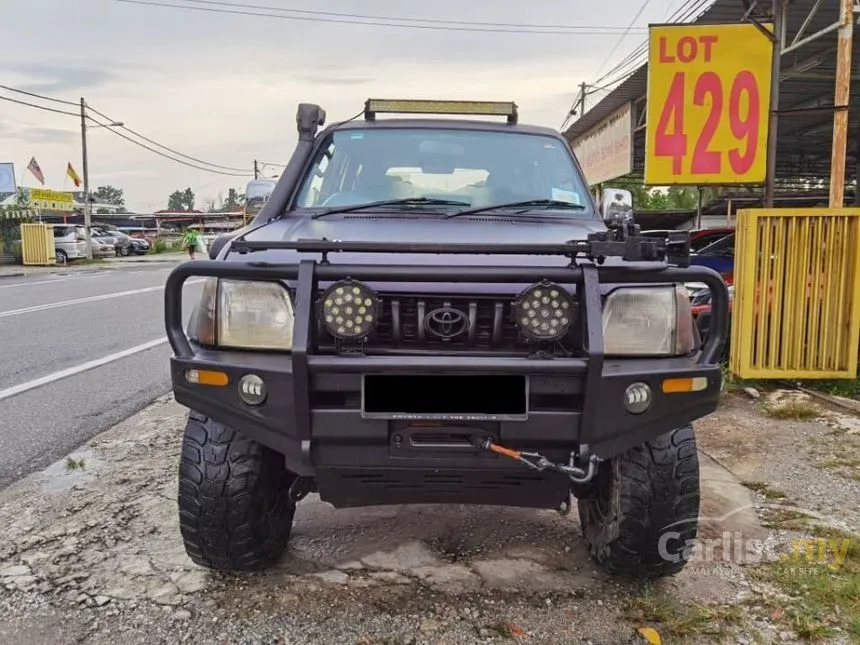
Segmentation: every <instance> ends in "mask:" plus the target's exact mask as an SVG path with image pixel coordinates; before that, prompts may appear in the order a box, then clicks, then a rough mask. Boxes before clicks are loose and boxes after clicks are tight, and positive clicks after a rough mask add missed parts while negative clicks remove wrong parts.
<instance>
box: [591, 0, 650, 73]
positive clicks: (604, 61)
mask: <svg viewBox="0 0 860 645" xmlns="http://www.w3.org/2000/svg"><path fill="white" fill-rule="evenodd" d="M649 4H651V0H645V1H644V2H643V3H642V4H641V5H640V6H639V11H637V12H636V15H635V16H633V19H632V20H631V21H630V24H628V25H627V29H625V30H624V33H623V34H621V36H620V37H619V38H618V40H616V41H615V45H614V46H613V47H612V49H611V50H609V53H608V54H607V55H606V58H604V59H603V62H602V63H600V67H598V68H597V71H596V72H595V74H600V72H602V71H603V67H604V66H605V65H606V63H608V62H609V59H610V58H612V55H613V54H614V53H615V51H616V50H617V49H618V47H619V45H621V43H622V42H623V41H624V39H625V38H626V37H627V35H628V34H629V33H630V30H631V29H632V28H633V23H635V22H636V21H637V20H639V16H641V15H642V13H643V12H644V11H645V9H647V8H648V5H649Z"/></svg>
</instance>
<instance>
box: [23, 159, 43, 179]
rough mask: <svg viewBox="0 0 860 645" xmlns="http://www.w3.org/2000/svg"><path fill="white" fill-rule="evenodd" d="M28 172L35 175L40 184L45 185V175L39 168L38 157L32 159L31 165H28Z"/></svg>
mask: <svg viewBox="0 0 860 645" xmlns="http://www.w3.org/2000/svg"><path fill="white" fill-rule="evenodd" d="M27 170H29V171H30V172H31V173H33V176H34V177H35V178H36V179H38V180H39V183H40V184H42V185H43V186H44V185H45V175H44V174H42V169H41V168H39V162H38V161H36V157H30V163H28V164H27Z"/></svg>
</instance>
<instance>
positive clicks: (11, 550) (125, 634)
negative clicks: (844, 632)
mask: <svg viewBox="0 0 860 645" xmlns="http://www.w3.org/2000/svg"><path fill="white" fill-rule="evenodd" d="M758 408H759V403H758V402H753V401H749V400H744V399H741V398H734V397H733V398H730V399H728V400H727V402H726V405H725V406H724V408H723V409H721V410H720V411H718V412H717V413H716V414H714V415H712V416H711V417H710V418H708V419H704V420H702V421H701V422H700V423H699V424H698V437H699V441H700V444H701V448H702V452H701V453H700V459H701V468H702V486H703V504H702V516H703V521H702V528H701V536H700V537H701V538H702V539H703V540H708V539H712V540H715V541H717V542H720V543H721V545H722V546H719V545H718V547H717V549H716V550H715V551H714V553H713V558H715V560H714V559H710V558H706V557H704V556H702V558H701V559H698V560H697V561H696V562H693V563H691V564H690V565H689V566H688V567H687V568H686V569H685V570H684V571H683V572H682V573H681V574H679V575H677V576H675V577H674V578H672V579H669V580H663V581H661V582H659V583H658V584H657V585H656V586H655V587H653V588H650V589H644V588H642V587H639V586H635V585H632V584H628V583H623V582H620V581H617V580H613V579H610V578H607V577H606V576H604V575H603V574H602V573H600V572H598V571H597V570H596V569H595V567H594V565H593V563H592V562H591V560H590V559H589V558H588V555H587V553H586V551H585V549H584V547H583V544H582V541H581V538H580V533H579V525H578V520H577V518H576V513H575V512H574V513H571V514H570V515H569V516H566V517H563V516H561V515H559V514H557V513H555V512H542V511H531V510H528V509H507V508H487V507H459V506H439V507H421V506H398V507H383V508H371V509H344V510H337V511H336V510H334V509H332V508H331V507H330V506H329V505H328V504H324V503H322V502H320V501H319V499H318V498H316V496H308V497H307V498H306V499H305V500H303V501H302V502H301V503H300V505H299V509H298V511H297V514H296V526H295V529H294V532H293V539H292V541H291V544H290V548H289V550H288V552H287V553H286V554H285V555H284V558H283V559H282V561H281V562H280V563H279V564H278V565H277V566H276V567H274V568H273V569H271V570H269V571H267V572H265V573H260V574H254V575H220V574H212V573H210V572H207V571H205V570H203V569H200V568H198V567H196V566H194V565H193V564H192V563H191V562H190V560H189V559H188V558H187V556H186V555H185V553H184V550H183V548H182V543H181V540H180V537H179V531H178V525H177V520H176V507H175V494H176V485H175V469H176V464H177V457H178V454H179V442H180V434H181V428H182V425H183V423H184V413H185V411H184V409H183V408H182V407H181V406H179V405H177V404H176V403H174V402H173V401H172V400H171V399H170V398H169V397H168V398H164V399H161V400H159V401H158V402H156V403H155V404H154V405H152V406H150V407H149V408H147V409H146V410H144V411H143V412H141V413H140V414H138V415H135V416H134V417H132V418H130V419H128V420H127V421H125V422H123V423H122V424H120V425H118V426H116V427H115V428H113V429H111V430H110V431H108V432H106V433H104V434H102V435H100V436H98V437H96V438H95V439H93V440H92V441H91V442H89V443H88V444H87V445H85V446H83V447H82V448H81V449H80V450H79V451H77V452H75V453H74V454H73V455H71V456H70V459H71V460H72V461H69V462H67V460H62V461H60V462H58V463H56V464H54V465H53V466H51V467H50V468H48V469H47V470H45V471H43V472H40V473H35V474H33V475H31V476H29V477H27V478H26V479H24V480H21V481H20V482H18V483H16V484H14V485H12V486H10V487H9V488H7V489H6V490H4V491H2V492H0V526H3V538H4V539H3V541H2V542H0V642H2V643H4V645H18V644H22V645H24V644H26V645H43V644H45V645H47V644H50V645H65V644H66V643H69V644H70V643H81V642H86V643H93V644H95V645H101V644H102V643H104V644H105V645H107V644H108V643H110V644H111V645H114V644H115V643H118V642H122V643H123V645H132V644H136V643H147V644H148V645H149V644H154V643H177V642H195V643H239V644H245V643H247V644H258V643H259V644H264V643H265V644H283V645H286V644H287V643H308V644H316V643H319V644H326V645H328V644H341V643H343V644H344V645H382V644H386V645H407V644H412V645H421V644H424V643H427V644H431V643H432V644H434V645H435V644H451V645H453V644H455V643H464V644H465V643H469V644H472V643H503V642H513V641H516V640H520V641H524V642H525V641H527V642H529V643H546V644H548V645H549V644H552V645H561V644H566V643H578V644H587V643H592V644H593V645H598V644H606V645H625V644H628V643H629V644H632V643H644V642H645V640H644V639H643V638H642V637H641V636H639V635H638V634H637V629H638V628H640V627H644V626H651V627H654V628H656V629H657V630H658V631H660V633H661V634H663V636H664V641H663V642H665V643H676V642H677V643H690V644H693V645H696V644H699V643H702V644H704V643H739V644H742V645H752V644H753V643H756V644H758V643H762V644H770V643H793V642H796V638H795V634H794V633H793V632H792V631H791V629H790V626H789V625H787V624H786V623H785V622H781V621H779V620H778V619H775V618H773V617H771V616H770V615H769V613H768V612H767V611H765V610H764V607H765V606H766V605H765V601H766V600H768V599H769V598H773V597H774V596H777V597H778V596H779V594H780V592H779V590H774V589H771V588H769V587H766V586H762V585H760V584H759V583H755V582H751V581H750V579H749V576H748V575H747V572H748V571H749V566H751V565H749V564H748V563H743V562H739V561H736V559H734V558H732V557H731V554H730V553H729V551H730V549H729V550H725V548H724V547H725V546H726V545H725V543H723V542H722V540H721V536H723V535H725V534H726V532H730V533H731V534H732V535H742V536H743V537H744V538H745V539H753V538H759V539H763V540H769V541H770V542H774V540H776V541H777V542H778V541H779V539H781V537H784V536H782V534H781V533H780V532H778V531H774V530H769V529H766V528H764V527H763V526H762V524H761V523H760V521H759V518H758V516H757V514H756V512H755V511H756V510H759V511H761V510H762V509H764V507H765V502H766V500H765V499H764V497H763V496H762V495H761V494H757V495H756V496H753V495H752V494H751V493H750V492H749V491H748V490H747V489H746V488H745V487H744V486H742V485H740V483H739V480H738V477H736V476H735V475H734V474H733V473H737V475H738V476H739V477H740V478H741V479H745V480H746V479H764V478H770V477H772V478H773V480H772V481H773V483H772V485H773V486H774V487H775V488H776V487H781V488H782V489H783V490H784V492H785V494H786V495H791V496H792V497H791V499H792V500H793V501H795V502H796V503H797V504H798V505H801V506H804V507H808V508H817V509H819V510H822V511H824V509H827V510H826V511H824V512H826V513H827V514H830V515H833V517H834V518H835V521H836V522H837V523H841V524H842V525H844V526H852V525H853V526H855V527H856V512H857V508H856V500H857V499H858V497H857V488H856V486H855V484H856V482H854V481H853V480H852V479H851V478H850V477H847V476H846V475H845V474H840V473H839V472H837V471H836V470H834V469H830V468H820V467H815V466H814V465H812V464H811V463H809V464H807V463H806V461H802V460H804V459H808V454H807V452H806V451H805V449H804V446H805V445H806V444H804V443H803V442H807V443H810V444H811V445H818V444H822V443H825V442H822V441H821V439H822V437H830V436H831V435H828V433H832V432H837V433H839V434H836V435H833V436H832V437H831V438H834V439H835V438H839V439H840V440H844V439H845V438H846V437H848V438H853V435H851V434H849V433H848V430H845V429H843V430H839V429H834V428H833V427H831V426H828V425H824V424H822V423H819V422H784V421H779V422H777V421H773V420H771V419H768V418H766V417H765V416H763V415H762V414H761V413H760V411H759V409H758ZM708 455H713V456H714V457H715V458H716V460H714V459H711V458H710V457H709V456H708ZM72 462H73V463H72ZM81 462H83V463H81ZM753 475H755V477H753ZM800 477H811V478H812V481H806V483H803V482H797V481H795V480H797V479H799V478H800ZM820 477H826V478H832V481H831V479H826V480H824V479H818V478H820ZM767 481H768V482H769V483H770V482H771V479H767ZM804 495H806V497H804ZM852 496H853V506H851V508H847V506H846V504H848V506H850V504H849V503H848V502H849V500H851V499H852ZM843 501H844V502H845V503H843ZM727 554H728V555H727ZM655 598H656V599H659V600H658V601H655V600H654V599H655ZM655 602H657V604H656V605H655V604H654V603H655ZM667 603H678V604H679V605H683V608H684V611H686V610H687V608H689V607H692V606H694V605H698V606H701V609H697V611H699V614H697V616H698V617H699V620H698V622H696V623H695V625H694V626H693V627H694V628H693V627H690V624H691V623H690V622H689V621H687V622H686V623H685V622H683V621H679V620H678V615H677V614H676V613H673V612H677V611H679V610H678V609H677V608H673V609H669V605H667ZM672 606H673V607H674V604H673V605H672ZM703 611H704V612H706V614H707V616H708V618H707V619H705V620H703V619H701V616H702V615H703V614H702V612H703ZM730 611H732V612H734V615H733V618H732V619H731V620H729V619H725V620H723V619H722V618H720V617H721V616H723V615H724V614H727V613H728V612H730ZM684 625H686V626H687V627H684ZM682 627H684V628H683V629H682ZM824 642H830V643H834V644H836V643H839V644H840V645H841V644H842V643H848V642H849V641H847V640H844V639H842V640H840V639H838V638H834V639H831V640H829V641H824Z"/></svg>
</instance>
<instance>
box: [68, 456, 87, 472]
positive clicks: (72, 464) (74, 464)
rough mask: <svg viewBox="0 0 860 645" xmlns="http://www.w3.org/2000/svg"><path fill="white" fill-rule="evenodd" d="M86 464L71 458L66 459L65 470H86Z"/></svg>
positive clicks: (81, 460)
mask: <svg viewBox="0 0 860 645" xmlns="http://www.w3.org/2000/svg"><path fill="white" fill-rule="evenodd" d="M86 465H87V464H86V462H85V461H84V460H83V459H79V460H77V461H76V460H75V459H74V458H73V457H66V470H68V471H72V470H78V469H79V468H80V469H84V468H86Z"/></svg>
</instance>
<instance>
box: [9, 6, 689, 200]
mask: <svg viewBox="0 0 860 645" xmlns="http://www.w3.org/2000/svg"><path fill="white" fill-rule="evenodd" d="M151 1H152V2H160V3H169V4H174V5H179V4H181V5H184V6H198V7H206V8H214V9H218V8H220V9H228V10H240V11H257V12H260V11H261V10H260V9H248V8H244V9H242V8H238V9H237V8H236V7H229V6H224V5H218V4H217V3H216V4H196V5H194V4H192V3H191V2H189V1H188V0H151ZM223 1H224V2H231V3H238V4H242V5H245V7H247V6H248V5H256V6H258V7H278V8H282V9H287V8H289V9H300V10H307V11H323V12H333V13H347V14H365V15H374V16H385V17H391V18H409V19H427V20H433V19H435V20H447V21H477V22H481V23H489V22H492V23H513V24H517V25H523V24H531V25H535V24H538V25H541V24H542V25H556V26H559V25H560V26H592V27H599V28H601V31H602V32H601V33H594V32H592V33H581V34H570V33H565V34H557V33H553V34H546V33H544V34H533V33H530V34H527V33H499V32H496V33H475V32H469V31H456V30H450V29H449V30H431V29H415V28H403V27H389V26H378V25H355V24H342V23H333V22H322V21H319V20H318V18H319V16H318V15H317V16H310V15H309V14H304V16H305V17H311V18H314V20H301V21H299V20H287V19H278V18H272V17H261V16H249V15H235V14H227V13H215V12H211V11H210V12H204V11H193V10H189V9H176V8H165V7H158V6H151V5H147V6H144V5H139V4H130V3H125V2H120V1H118V0H75V2H69V1H68V0H29V1H28V2H20V3H19V2H16V3H9V4H10V5H11V6H10V7H6V8H5V9H6V10H5V11H4V13H3V18H2V20H0V43H3V47H2V48H0V70H2V72H0V84H2V85H6V86H9V87H13V88H16V89H19V90H25V91H27V92H33V93H37V94H41V95H45V96H50V97H53V98H57V99H62V100H66V101H72V102H78V101H80V98H81V97H84V98H85V99H86V102H87V104H88V105H89V106H91V107H92V108H94V109H96V110H98V111H99V112H101V113H103V114H104V115H106V116H107V117H110V118H111V119H113V120H114V121H120V122H122V123H124V124H125V125H126V126H127V127H129V128H131V129H133V130H134V131H136V132H138V133H140V134H143V135H144V136H146V137H148V138H149V139H152V140H154V141H156V142H158V143H160V144H162V145H164V146H167V147H169V148H172V149H174V150H176V151H178V152H180V153H183V154H185V155H190V156H192V157H196V158H197V159H200V160H203V161H206V162H209V163H213V164H218V165H221V166H228V167H231V168H238V169H245V168H247V173H248V174H247V176H225V175H221V174H215V173H212V172H207V171H203V170H198V169H195V168H190V167H188V166H184V165H181V164H179V163H177V162H175V161H172V160H169V159H165V158H163V157H160V156H157V155H156V154H154V153H153V152H150V151H148V150H145V149H143V148H141V147H138V146H136V145H134V144H132V143H130V142H129V141H126V140H124V139H122V138H121V137H119V136H117V135H116V134H114V133H113V132H112V131H109V130H107V129H105V128H95V129H90V130H88V135H87V144H88V150H89V155H88V156H89V178H90V185H91V187H92V188H93V189H95V187H97V186H101V185H105V184H110V185H113V186H116V187H119V188H122V189H123V191H124V194H125V198H126V205H127V207H128V208H129V209H130V210H132V211H134V212H152V211H154V210H158V209H160V208H165V207H166V205H167V198H168V195H169V194H170V193H172V192H173V191H174V190H177V189H184V188H186V187H191V189H192V190H193V191H194V192H195V194H196V196H197V202H196V206H197V207H198V208H200V207H205V205H206V202H207V201H208V200H212V199H214V200H218V199H219V198H223V196H225V195H226V194H227V190H228V189H229V188H231V187H232V188H237V189H243V188H244V185H245V183H246V182H247V181H248V180H249V179H252V178H253V173H252V167H253V160H254V159H258V160H260V161H262V162H270V163H272V164H285V163H286V162H287V160H288V159H289V157H290V155H291V153H292V150H293V147H294V146H295V142H296V129H295V113H296V105H297V104H298V103H300V102H310V103H317V104H319V105H321V106H322V107H323V108H324V109H325V110H326V112H327V116H328V122H332V121H336V120H340V119H345V118H350V117H352V116H355V115H356V114H357V113H359V112H360V111H361V110H362V107H363V104H364V101H365V99H367V98H369V97H380V98H431V99H432V98H443V99H473V100H505V101H509V100H513V101H516V103H517V104H518V105H519V108H520V121H521V122H523V123H533V124H537V125H544V126H550V127H554V128H558V127H559V126H560V125H561V123H562V121H564V119H565V116H566V114H567V111H568V110H569V109H570V107H571V103H572V102H573V100H574V99H575V96H576V93H577V91H578V87H579V84H580V83H582V82H593V81H594V80H596V79H597V78H598V77H599V76H600V73H599V71H602V73H605V72H606V71H608V70H610V69H611V68H612V66H613V65H614V64H615V63H617V62H618V61H620V60H621V59H622V58H624V56H626V55H627V54H628V53H629V52H630V51H632V50H633V49H635V48H636V47H637V46H639V45H640V44H642V43H643V42H644V41H645V39H646V37H647V26H648V24H649V23H659V22H665V21H666V19H667V17H669V16H670V15H671V14H672V13H673V12H674V11H675V10H676V9H678V8H679V7H680V6H682V5H683V4H684V2H683V0H648V1H647V2H646V1H645V0H615V1H614V2H613V3H611V11H608V10H607V7H609V6H610V5H608V4H607V3H598V2H594V0H532V1H531V2H528V3H524V2H522V1H521V0H470V1H469V2H463V1H462V0H435V2H432V3H431V2H417V1H416V0H408V1H407V2H403V1H402V0H401V1H400V2H395V1H394V0H361V2H358V1H357V0H313V2H311V1H310V0H223ZM643 3H645V9H644V10H643V11H642V13H641V15H640V16H639V18H638V19H637V20H636V21H635V23H634V25H633V29H632V30H631V32H630V34H629V35H628V36H626V37H623V38H622V35H623V30H624V29H625V28H627V27H628V25H629V24H630V22H631V20H632V18H633V17H634V16H635V15H636V14H637V12H638V11H639V10H640V9H641V8H642V6H643ZM281 15H286V14H281ZM292 15H293V16H295V15H297V14H292ZM329 19H332V18H329ZM333 19H338V20H339V19H341V18H337V17H334V18H333ZM413 24H422V23H413ZM423 24H426V23H423ZM608 28H611V29H612V32H611V33H607V32H606V29H608ZM619 41H620V42H619ZM613 48H615V51H614V53H613V51H612V50H613ZM610 54H611V56H610ZM607 57H609V58H608V59H607ZM601 66H602V70H601ZM0 96H5V97H9V98H15V99H18V100H23V101H28V102H32V103H37V104H39V105H43V106H47V107H52V108H55V109H60V110H69V111H71V112H79V108H76V107H74V106H67V105H64V104H61V103H54V102H47V101H45V100H41V99H35V98H32V97H28V96H25V95H22V94H16V93H13V92H9V91H7V90H3V89H0ZM598 98H599V96H593V97H589V101H590V102H591V101H594V100H595V99H598ZM120 132H121V133H123V134H125V135H126V136H129V137H132V138H134V137H133V135H131V134H130V133H128V132H127V131H123V130H120ZM142 143H145V144H146V145H149V146H152V144H148V143H146V142H145V141H144V142H142ZM161 150H162V151H163V149H161ZM31 157H35V158H36V160H37V161H38V163H39V165H40V166H41V168H42V171H43V172H44V174H45V177H46V185H45V187H46V188H52V189H55V190H72V189H74V185H73V184H72V182H71V180H70V179H68V178H67V177H66V174H65V170H66V164H67V163H69V162H71V164H72V166H73V167H74V168H75V170H76V171H77V172H78V174H79V175H81V174H82V170H83V169H82V162H81V160H82V153H81V132H80V117H79V116H78V117H74V116H69V115H65V114H57V113H52V112H47V111H43V110H39V109H36V108H31V107H27V106H23V105H18V104H15V103H11V102H8V101H3V100H0V163H2V162H12V163H14V164H15V175H16V180H17V183H18V185H19V186H21V185H24V186H28V187H37V186H39V183H38V181H37V180H36V179H35V178H34V177H33V176H32V175H31V174H30V173H29V172H28V171H27V170H26V166H27V163H28V162H29V160H30V158H31ZM185 160H186V161H188V160H187V159H185ZM190 163H194V162H190ZM263 171H264V176H272V175H277V174H278V173H279V172H280V171H281V168H279V167H276V166H266V167H263Z"/></svg>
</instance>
